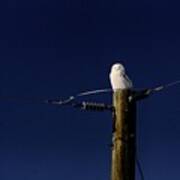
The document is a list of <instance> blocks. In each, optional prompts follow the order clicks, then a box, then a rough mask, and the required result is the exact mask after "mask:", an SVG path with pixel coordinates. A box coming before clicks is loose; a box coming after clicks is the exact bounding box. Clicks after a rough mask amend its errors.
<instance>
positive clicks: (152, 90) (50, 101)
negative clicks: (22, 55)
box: [0, 80, 180, 105]
mask: <svg viewBox="0 0 180 180" xmlns="http://www.w3.org/2000/svg"><path fill="white" fill-rule="evenodd" d="M178 84H180V80H177V81H174V82H171V83H169V84H167V85H161V86H157V87H154V88H149V89H148V90H147V95H150V94H152V93H155V92H159V91H163V90H165V89H167V88H170V87H172V86H176V85H178ZM108 92H113V90H112V89H97V90H92V91H85V92H81V93H78V94H76V95H75V96H70V97H68V98H67V99H65V100H59V99H37V98H22V97H2V96H0V100H1V101H16V102H26V103H41V104H56V105H69V104H71V103H72V102H73V101H74V100H75V99H76V98H78V97H84V96H90V95H95V94H101V93H108Z"/></svg>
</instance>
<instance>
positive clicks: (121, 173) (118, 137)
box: [111, 90, 136, 180]
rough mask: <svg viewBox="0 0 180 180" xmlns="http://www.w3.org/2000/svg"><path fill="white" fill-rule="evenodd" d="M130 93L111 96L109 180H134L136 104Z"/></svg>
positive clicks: (125, 92)
mask: <svg viewBox="0 0 180 180" xmlns="http://www.w3.org/2000/svg"><path fill="white" fill-rule="evenodd" d="M129 97H130V91H128V90H118V91H116V92H114V94H113V105H114V113H113V121H114V122H113V124H114V128H113V139H112V141H113V148H112V172H111V180H135V154H136V152H135V150H136V148H135V131H136V128H135V127H136V104H135V101H134V102H133V101H131V102H129Z"/></svg>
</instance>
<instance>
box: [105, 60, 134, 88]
mask: <svg viewBox="0 0 180 180" xmlns="http://www.w3.org/2000/svg"><path fill="white" fill-rule="evenodd" d="M109 77H110V81H111V86H112V89H113V91H117V90H118V89H131V88H132V87H133V85H132V82H131V80H130V79H129V78H128V76H127V75H126V71H125V68H124V66H123V65H122V64H120V63H116V64H114V65H113V66H112V68H111V73H110V76H109Z"/></svg>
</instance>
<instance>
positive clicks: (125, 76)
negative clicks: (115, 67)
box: [124, 74, 133, 89]
mask: <svg viewBox="0 0 180 180" xmlns="http://www.w3.org/2000/svg"><path fill="white" fill-rule="evenodd" d="M124 79H125V81H126V86H127V87H128V88H129V89H131V88H133V84H132V81H131V80H130V79H129V77H128V76H127V75H126V74H125V75H124Z"/></svg>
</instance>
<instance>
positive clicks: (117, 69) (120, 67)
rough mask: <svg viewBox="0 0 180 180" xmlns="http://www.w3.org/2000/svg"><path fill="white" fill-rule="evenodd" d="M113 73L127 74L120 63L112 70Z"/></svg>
mask: <svg viewBox="0 0 180 180" xmlns="http://www.w3.org/2000/svg"><path fill="white" fill-rule="evenodd" d="M111 72H113V73H119V74H121V75H124V74H125V68H124V66H123V65H122V64H120V63H116V64H114V65H113V66H112V68H111Z"/></svg>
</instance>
